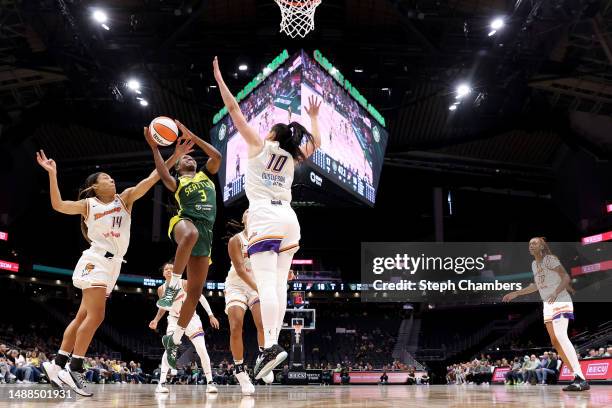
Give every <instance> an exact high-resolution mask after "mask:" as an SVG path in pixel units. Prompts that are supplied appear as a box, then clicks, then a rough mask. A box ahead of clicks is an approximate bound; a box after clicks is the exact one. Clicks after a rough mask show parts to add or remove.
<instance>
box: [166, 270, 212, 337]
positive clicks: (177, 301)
mask: <svg viewBox="0 0 612 408" xmlns="http://www.w3.org/2000/svg"><path fill="white" fill-rule="evenodd" d="M183 284H184V281H181V288H180V289H179V292H178V293H177V294H176V297H175V298H174V302H173V303H172V308H171V309H170V311H169V312H168V327H166V334H170V333H174V331H175V330H176V327H177V325H178V319H179V316H180V313H181V307H183V303H184V302H185V298H186V297H187V293H186V292H185V290H184V289H183ZM165 290H166V284H165V283H164V284H163V285H162V293H164V292H165ZM203 334H204V329H203V328H202V320H200V316H199V315H198V312H193V316H192V317H191V320H190V321H189V323H188V324H187V327H186V328H185V336H187V337H189V339H193V338H194V337H197V336H200V335H203Z"/></svg>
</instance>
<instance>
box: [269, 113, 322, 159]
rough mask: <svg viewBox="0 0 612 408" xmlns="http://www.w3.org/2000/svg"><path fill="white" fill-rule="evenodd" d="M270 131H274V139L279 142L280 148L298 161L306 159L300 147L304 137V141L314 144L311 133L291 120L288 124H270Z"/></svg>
mask: <svg viewBox="0 0 612 408" xmlns="http://www.w3.org/2000/svg"><path fill="white" fill-rule="evenodd" d="M271 132H274V135H275V140H276V141H277V142H278V143H279V145H280V147H281V149H283V150H286V151H287V152H289V154H291V156H292V157H293V159H294V160H297V161H298V162H302V161H304V160H306V156H305V155H304V153H303V152H302V149H300V146H301V145H302V144H303V143H304V139H306V140H305V142H306V143H311V144H313V145H314V138H313V137H312V134H310V132H309V131H308V130H307V129H306V128H305V127H304V126H302V125H301V124H299V123H298V122H291V123H290V124H288V125H285V124H284V123H277V124H276V125H274V126H272V130H271Z"/></svg>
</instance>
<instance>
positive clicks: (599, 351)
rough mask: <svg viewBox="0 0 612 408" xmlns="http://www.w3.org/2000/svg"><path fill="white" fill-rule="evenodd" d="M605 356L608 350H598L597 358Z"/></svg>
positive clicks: (601, 348)
mask: <svg viewBox="0 0 612 408" xmlns="http://www.w3.org/2000/svg"><path fill="white" fill-rule="evenodd" d="M604 354H606V349H605V348H603V347H600V348H599V350H597V357H599V358H601V357H603V356H604Z"/></svg>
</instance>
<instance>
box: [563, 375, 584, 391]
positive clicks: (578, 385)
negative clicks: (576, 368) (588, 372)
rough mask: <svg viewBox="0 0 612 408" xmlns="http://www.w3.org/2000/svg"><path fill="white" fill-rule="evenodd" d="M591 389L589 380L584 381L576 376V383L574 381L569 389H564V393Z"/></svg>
mask: <svg viewBox="0 0 612 408" xmlns="http://www.w3.org/2000/svg"><path fill="white" fill-rule="evenodd" d="M590 388H591V386H590V385H589V383H588V382H587V380H584V379H582V378H580V377H579V376H577V375H576V376H574V381H572V383H571V384H570V385H568V386H567V387H565V388H563V391H586V390H588V389H590Z"/></svg>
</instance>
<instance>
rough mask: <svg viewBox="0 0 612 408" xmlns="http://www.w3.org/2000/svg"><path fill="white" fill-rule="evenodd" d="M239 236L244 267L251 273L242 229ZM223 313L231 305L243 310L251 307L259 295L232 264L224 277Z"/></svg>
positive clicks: (257, 300)
mask: <svg viewBox="0 0 612 408" xmlns="http://www.w3.org/2000/svg"><path fill="white" fill-rule="evenodd" d="M238 237H239V238H240V245H241V252H242V256H243V257H244V267H245V269H246V271H247V273H250V274H253V270H252V269H251V261H250V260H249V255H248V254H247V247H248V241H247V239H246V236H245V234H244V231H243V232H241V233H240V234H238ZM224 292H225V313H226V314H227V312H228V310H229V308H230V307H232V306H238V307H240V308H242V309H243V310H246V309H247V308H249V309H251V308H252V307H253V305H255V304H257V303H258V302H259V295H258V294H257V291H256V290H254V289H253V288H251V287H250V286H249V285H247V284H246V283H245V282H244V281H243V280H242V278H240V276H238V272H236V268H234V265H233V264H232V267H231V268H230V270H229V272H228V274H227V278H225V291H224Z"/></svg>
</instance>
